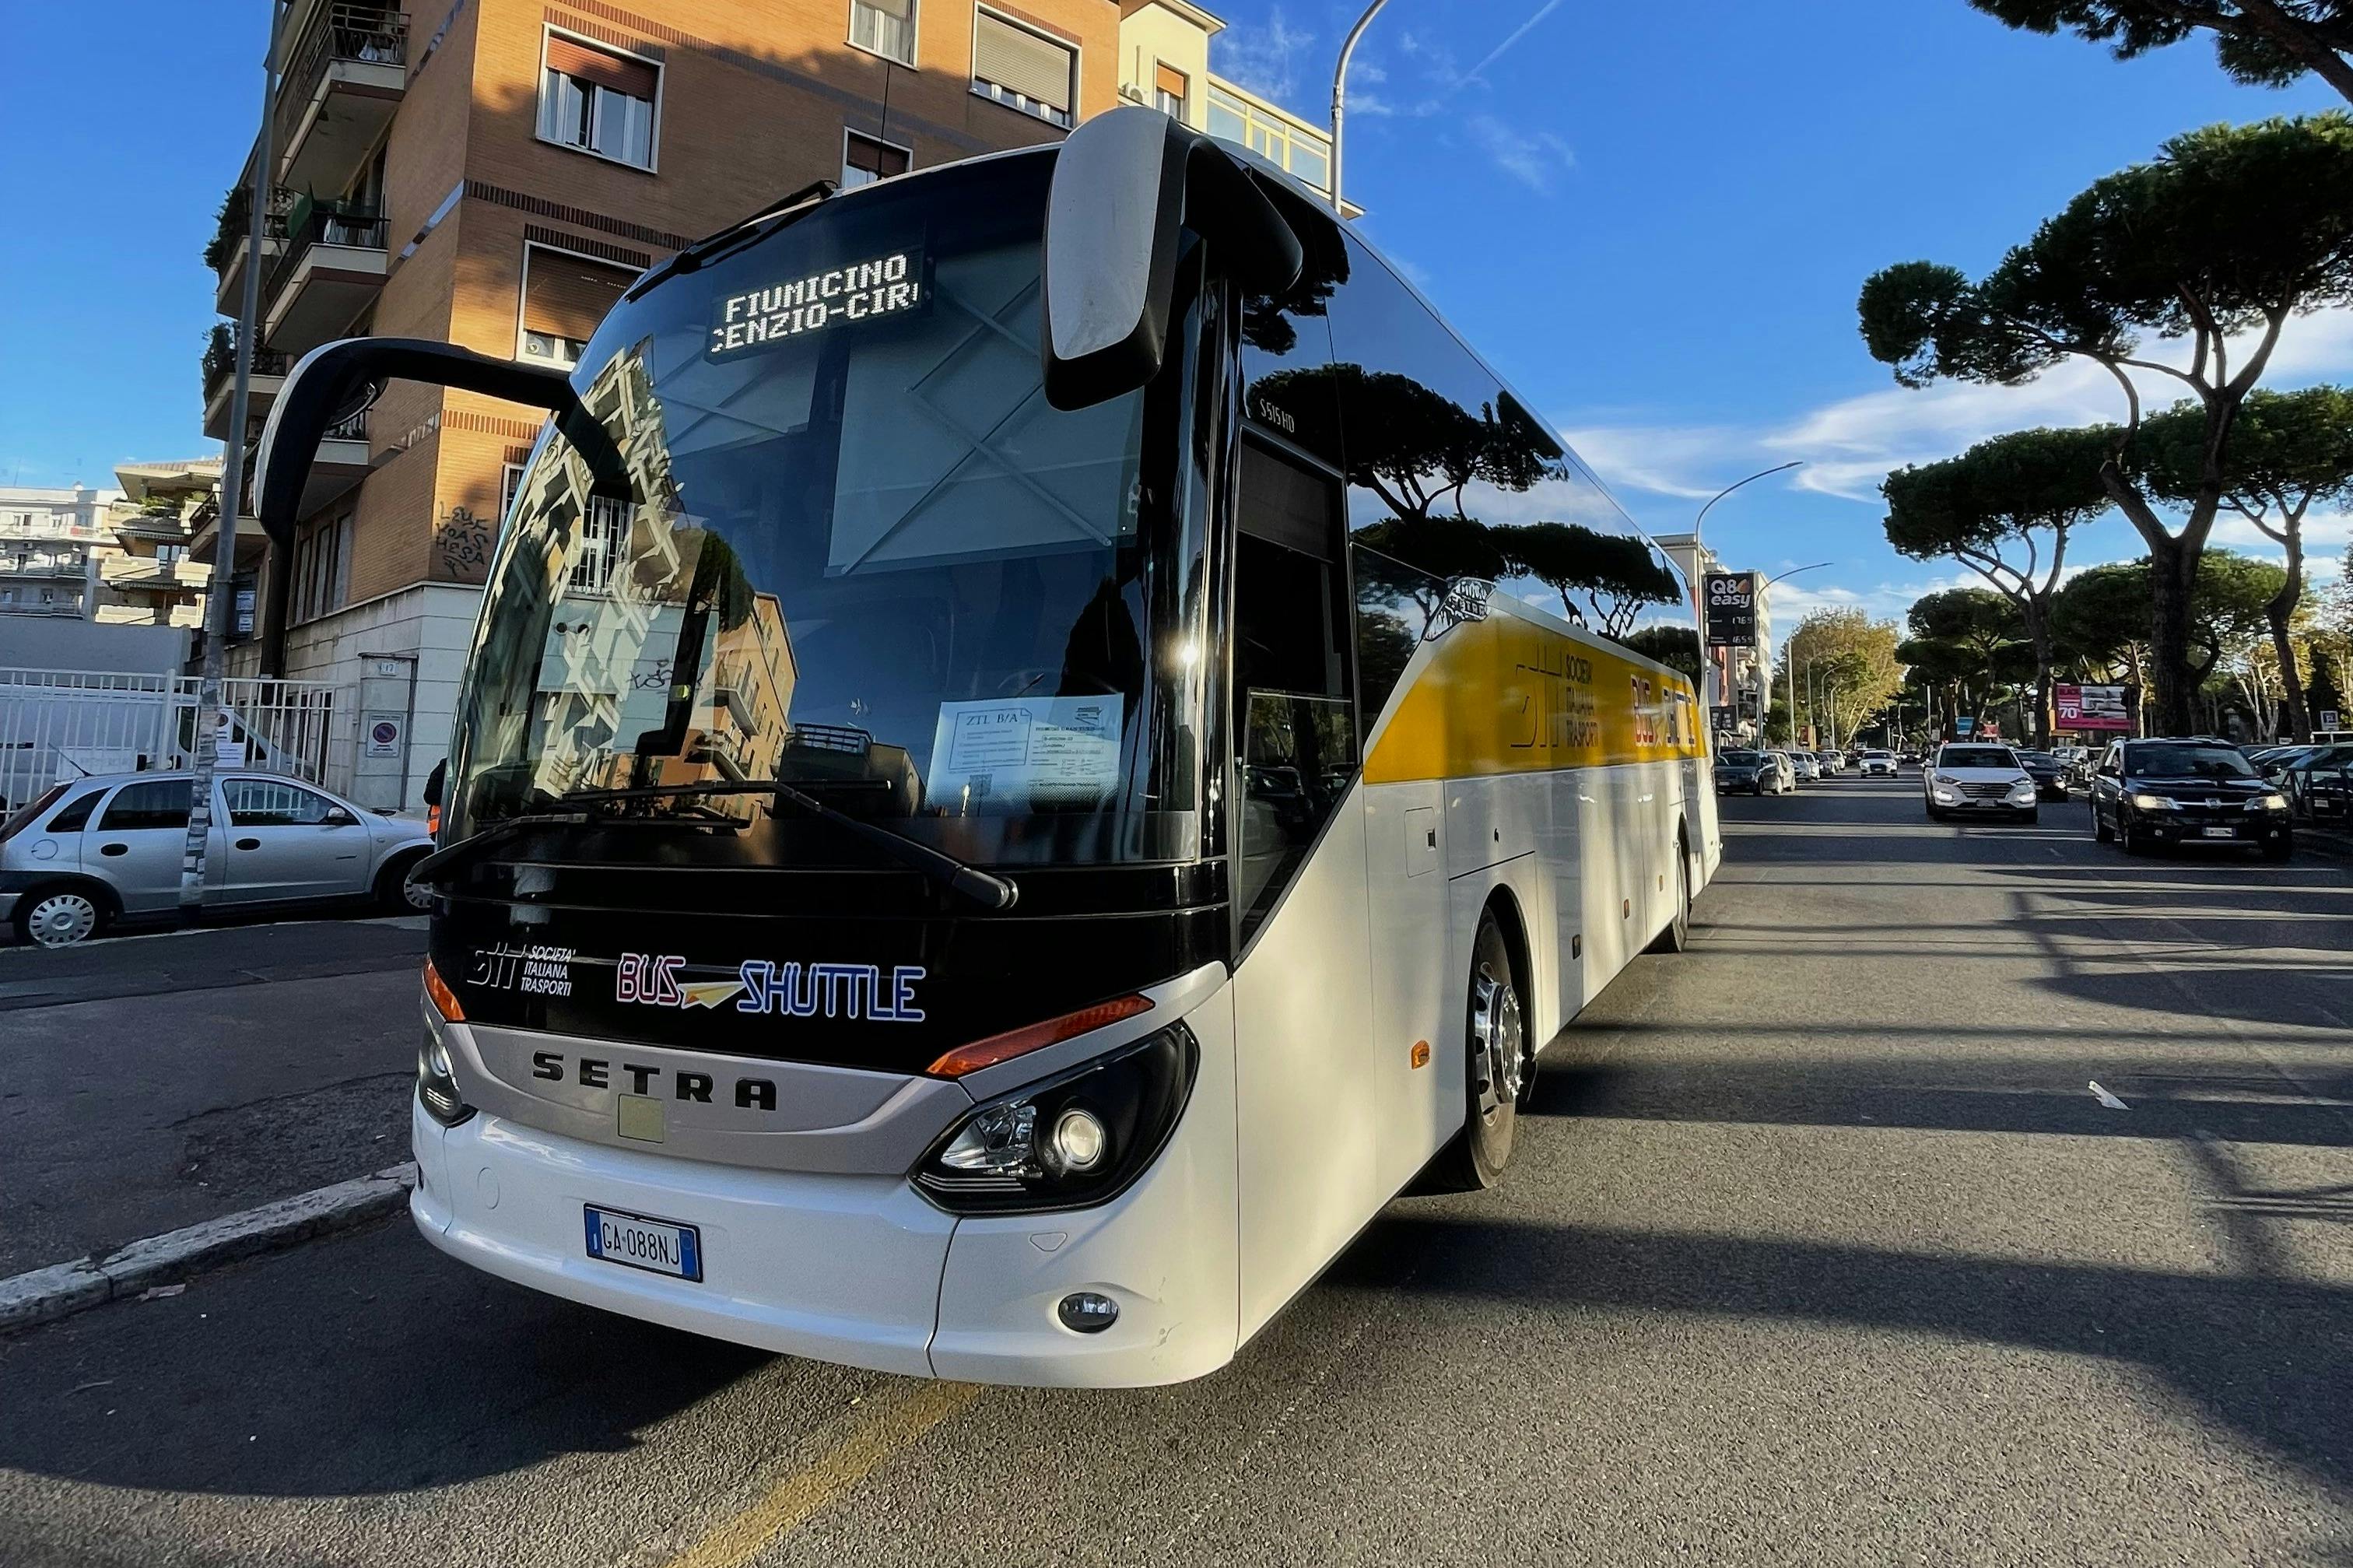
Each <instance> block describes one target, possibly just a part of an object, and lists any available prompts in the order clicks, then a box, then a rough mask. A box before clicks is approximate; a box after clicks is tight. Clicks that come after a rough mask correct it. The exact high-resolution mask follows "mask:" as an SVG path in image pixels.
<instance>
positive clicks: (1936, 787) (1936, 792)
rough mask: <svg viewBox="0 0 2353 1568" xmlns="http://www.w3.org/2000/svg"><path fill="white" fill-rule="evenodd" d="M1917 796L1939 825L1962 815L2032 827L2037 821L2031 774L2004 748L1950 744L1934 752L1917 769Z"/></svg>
mask: <svg viewBox="0 0 2353 1568" xmlns="http://www.w3.org/2000/svg"><path fill="white" fill-rule="evenodd" d="M1920 794H1921V797H1922V799H1923V800H1924V801H1925V802H1926V805H1927V808H1928V815H1929V816H1930V817H1932V818H1936V819H1939V820H1941V819H1943V818H1945V817H1948V816H1952V815H1954V814H1956V813H1962V814H1966V815H1968V816H1972V817H1987V816H1992V817H2000V816H2008V817H2017V818H2020V819H2021V820H2023V821H2029V822H2031V821H2034V820H2035V816H2036V811H2035V804H2034V802H2035V792H2034V778H2033V775H2031V774H2030V773H2028V772H2027V771H2026V769H2025V768H2023V767H2021V765H2020V764H2019V760H2018V754H2017V753H2016V752H2014V751H2012V750H2010V747H2006V746H1989V745H1986V744H1984V743H1982V742H1974V741H1950V742H1947V744H1945V745H1943V746H1940V747H1937V748H1936V755H1935V756H1934V757H1931V758H1928V765H1927V766H1926V768H1922V769H1921V770H1920Z"/></svg>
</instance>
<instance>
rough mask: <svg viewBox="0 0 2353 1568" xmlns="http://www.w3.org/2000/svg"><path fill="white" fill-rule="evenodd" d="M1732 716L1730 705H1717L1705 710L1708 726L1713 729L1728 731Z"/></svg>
mask: <svg viewBox="0 0 2353 1568" xmlns="http://www.w3.org/2000/svg"><path fill="white" fill-rule="evenodd" d="M1733 715H1734V710H1733V706H1732V705H1731V704H1730V703H1718V704H1716V705H1715V706H1714V707H1712V708H1710V709H1708V710H1707V716H1708V721H1709V724H1710V726H1712V727H1714V728H1715V729H1730V728H1731V727H1732V720H1733Z"/></svg>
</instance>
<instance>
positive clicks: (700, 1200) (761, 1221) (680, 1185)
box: [408, 1101, 955, 1377]
mask: <svg viewBox="0 0 2353 1568" xmlns="http://www.w3.org/2000/svg"><path fill="white" fill-rule="evenodd" d="M410 1116H411V1118H412V1122H411V1132H412V1136H413V1139H414V1141H415V1143H416V1147H417V1190H416V1192H413V1193H412V1194H411V1195H410V1197H409V1202H408V1210H409V1213H410V1215H411V1216H412V1217H413V1218H414V1219H415V1220H416V1222H417V1229H418V1230H419V1231H420V1232H422V1233H423V1234H424V1235H425V1239H426V1240H427V1241H429V1242H431V1243H432V1244H433V1245H435V1246H438V1247H439V1248H440V1249H441V1250H442V1251H443V1252H446V1253H448V1254H449V1255H451V1256H452V1257H455V1258H457V1259H459V1261H460V1262H464V1263H469V1264H471V1265H472V1266H474V1267H476V1268H479V1269H481V1270H482V1271H483V1272H485V1273H488V1274H494V1275H497V1276H498V1277H501V1278H502V1279H507V1280H512V1282H514V1283H515V1284H517V1285H525V1286H529V1287H531V1288H533V1289H534V1290H543V1291H545V1292H547V1293H548V1294H549V1295H551V1296H560V1297H563V1298H565V1299H567V1300H572V1301H579V1302H584V1303H586V1304H587V1305H589V1306H591V1307H601V1308H605V1309H606V1310H607V1311H612V1312H619V1313H623V1314H625V1315H627V1316H628V1317H632V1318H642V1319H648V1320H649V1321H651V1322H656V1323H662V1324H666V1325H668V1326H669V1327H670V1328H673V1329H683V1330H687V1331H689V1332H690V1333H697V1334H708V1335H710V1336H712V1338H715V1339H722V1340H733V1341H734V1342H736V1343H739V1344H747V1345H756V1346H759V1347H761V1348H762V1349H764V1350H771V1351H784V1352H786V1353H787V1354H790V1355H797V1356H809V1357H813V1358H815V1359H817V1360H819V1361H840V1362H843V1363H845V1364H848V1365H850V1366H861V1367H871V1368H873V1369H874V1370H876V1371H878V1372H906V1373H911V1374H913V1375H915V1376H918V1377H928V1376H930V1375H931V1372H932V1365H931V1360H930V1356H929V1354H928V1347H929V1344H930V1340H931V1337H932V1331H933V1329H934V1324H935V1322H936V1319H937V1317H938V1311H939V1299H940V1271H941V1269H942V1268H943V1267H944V1266H946V1263H947V1255H948V1242H949V1238H950V1237H951V1236H952V1235H953V1234H954V1233H955V1220H954V1218H952V1217H951V1216H949V1215H947V1214H944V1213H940V1212H939V1211H938V1210H936V1209H934V1208H933V1207H932V1206H931V1205H930V1204H928V1203H926V1202H923V1199H921V1198H920V1197H918V1196H916V1194H915V1192H914V1189H913V1188H912V1187H910V1186H909V1185H908V1184H907V1183H906V1182H905V1181H899V1180H896V1179H894V1178H889V1177H880V1176H824V1175H808V1174H788V1173H784V1172H778V1171H752V1170H744V1169H740V1168H737V1167H734V1166H727V1165H712V1164H702V1163H699V1162H690V1161H686V1160H670V1159H663V1158H660V1157H659V1156H653V1155H646V1154H638V1153H636V1152H634V1151H632V1150H621V1149H608V1148H605V1147H603V1146H601V1145H598V1144H593V1143H585V1142H581V1141H579V1140H576V1139H568V1138H563V1137H559V1136H557V1135H556V1134H554V1133H548V1132H542V1131H540V1130H538V1129H537V1128H527V1127H522V1126H520V1125H518V1124H516V1123H513V1122H510V1121H504V1120H501V1119H500V1118H494V1117H489V1116H481V1115H477V1116H474V1117H472V1118H469V1119H468V1120H466V1121H464V1122H462V1123H460V1124H459V1126H457V1127H454V1128H443V1127H442V1126H441V1125H440V1124H439V1123H438V1122H437V1121H435V1120H433V1119H432V1118H430V1117H428V1116H427V1115H426V1114H425V1110H424V1107H422V1106H420V1105H417V1104H416V1103H415V1102H413V1101H412V1102H411V1105H410ZM589 1205H594V1206H596V1207H597V1208H600V1209H609V1210H615V1211H618V1212H620V1213H628V1214H633V1215H637V1216H639V1217H642V1218H646V1219H655V1220H666V1221H671V1222H675V1223H678V1224H690V1225H692V1226H694V1227H695V1229H696V1232H697V1234H698V1235H699V1237H700V1243H701V1252H702V1260H701V1261H702V1275H703V1277H702V1279H701V1280H700V1281H689V1280H682V1279H674V1278H670V1277H667V1276H664V1275H660V1274H654V1273H649V1272H648V1271H646V1270H643V1269H638V1268H632V1267H628V1266H624V1265H621V1264H617V1263H611V1262H607V1261H605V1260H603V1259H600V1258H594V1257H590V1256H589V1255H587V1247H586V1231H585V1227H584V1224H583V1217H584V1213H585V1211H586V1208H587V1207H588V1206H589Z"/></svg>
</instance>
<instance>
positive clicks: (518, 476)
mask: <svg viewBox="0 0 2353 1568" xmlns="http://www.w3.org/2000/svg"><path fill="white" fill-rule="evenodd" d="M521 489H522V464H521V463H519V462H510V463H501V465H500V466H499V524H500V526H501V527H503V526H505V524H506V520H507V516H508V514H510V513H512V512H513V511H514V503H515V493H516V492H517V491H519V490H521Z"/></svg>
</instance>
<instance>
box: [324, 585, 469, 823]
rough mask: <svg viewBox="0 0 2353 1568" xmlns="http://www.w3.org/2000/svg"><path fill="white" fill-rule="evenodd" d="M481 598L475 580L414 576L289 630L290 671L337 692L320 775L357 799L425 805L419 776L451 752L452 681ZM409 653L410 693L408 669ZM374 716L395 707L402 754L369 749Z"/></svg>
mask: <svg viewBox="0 0 2353 1568" xmlns="http://www.w3.org/2000/svg"><path fill="white" fill-rule="evenodd" d="M481 606H482V590H481V589H480V588H465V587H460V586H458V585H454V584H449V583H419V584H417V585H416V586H414V587H411V588H401V589H399V590H397V591H396V592H393V593H389V594H386V595H385V596H384V597H383V598H381V599H369V600H367V601H366V602H365V603H363V604H355V605H353V606H350V607H349V608H347V609H340V610H337V611H336V612H335V613H333V614H332V615H325V616H322V617H320V618H319V619H318V620H310V621H305V622H303V623H302V624H301V625H300V626H296V627H294V628H292V629H290V630H289V631H288V632H287V634H286V676H287V678H288V679H290V680H296V681H323V682H325V683H328V684H329V685H330V686H331V687H332V688H333V691H334V711H333V716H332V719H331V720H330V721H329V726H328V731H327V757H326V777H325V778H324V779H322V780H321V782H322V783H323V784H325V785H326V786H327V788H329V789H335V790H339V791H341V792H343V793H345V794H348V795H350V796H351V797H352V798H353V800H357V801H359V803H360V804H362V805H364V806H372V807H375V808H378V809H380V810H396V809H397V810H423V808H424V804H425V799H424V789H425V776H426V775H427V773H429V772H431V771H432V769H433V766H434V764H435V763H437V762H439V761H440V760H441V759H442V758H445V757H447V756H448V753H449V736H450V731H451V728H452V727H453V725H454V722H455V718H456V715H457V711H458V683H459V678H460V676H462V675H463V674H464V673H465V664H466V651H467V650H468V648H470V646H471V645H472V643H473V638H474V618H475V616H476V615H477V614H479V613H480V609H481ZM411 659H413V660H414V661H415V667H416V672H417V673H416V690H415V694H414V697H413V698H411V697H410V696H409V694H408V692H407V689H406V688H407V675H406V663H407V661H409V660H411ZM368 715H378V716H391V715H397V718H398V722H399V723H400V725H401V727H402V729H403V731H404V741H405V746H406V757H405V758H372V757H369V756H368V755H366V752H367V747H366V745H365V739H364V736H363V734H362V724H363V720H364V718H365V717H367V716H368ZM404 760H405V762H406V769H405V771H406V783H405V784H404V783H403V780H402V774H403V771H404V769H403V768H402V762H403V761H404Z"/></svg>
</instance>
